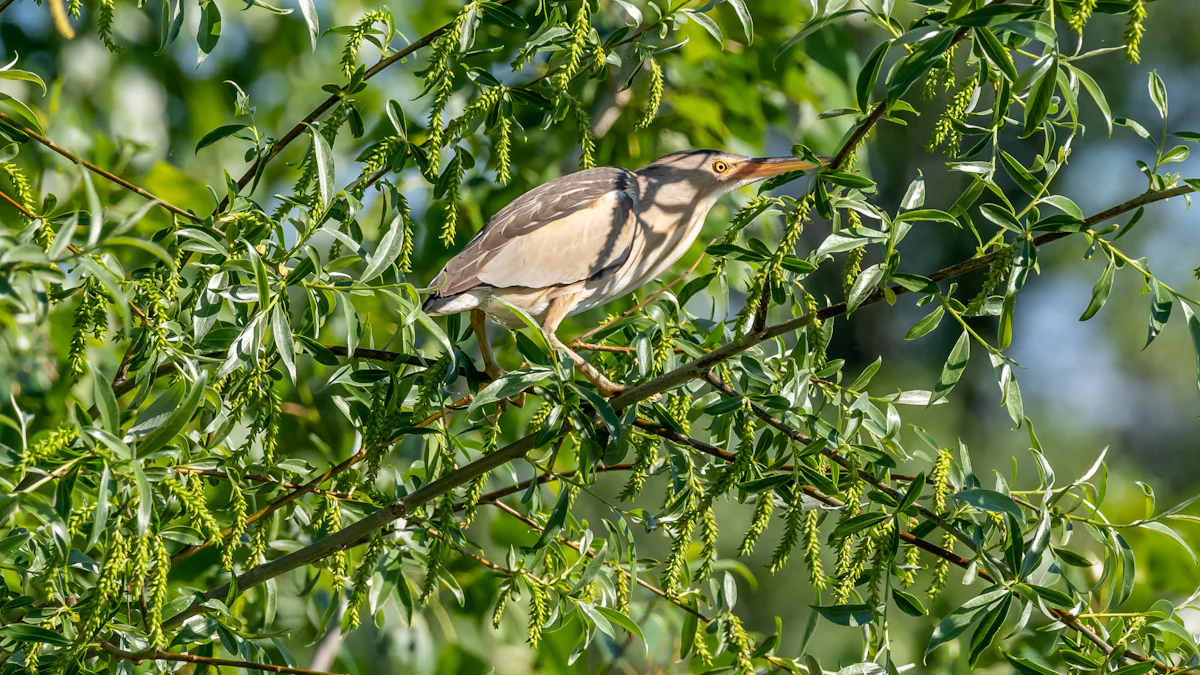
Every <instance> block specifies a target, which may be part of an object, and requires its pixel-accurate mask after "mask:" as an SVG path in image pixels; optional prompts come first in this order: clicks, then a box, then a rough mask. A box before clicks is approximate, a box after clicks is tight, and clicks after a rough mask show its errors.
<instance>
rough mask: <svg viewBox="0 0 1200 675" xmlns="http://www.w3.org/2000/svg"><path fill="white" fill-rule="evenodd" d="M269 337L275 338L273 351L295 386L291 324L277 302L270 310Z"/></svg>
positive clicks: (294, 356) (294, 352)
mask: <svg viewBox="0 0 1200 675" xmlns="http://www.w3.org/2000/svg"><path fill="white" fill-rule="evenodd" d="M271 335H272V337H274V338H275V349H276V350H278V351H279V360H280V361H282V362H283V367H284V368H285V369H286V370H287V373H288V378H289V379H291V381H292V383H293V384H295V382H296V345H295V343H294V342H293V341H292V323H291V321H289V320H288V316H287V311H286V310H284V308H283V305H282V304H281V303H278V302H277V303H275V308H274V309H272V310H271Z"/></svg>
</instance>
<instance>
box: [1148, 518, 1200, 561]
mask: <svg viewBox="0 0 1200 675" xmlns="http://www.w3.org/2000/svg"><path fill="white" fill-rule="evenodd" d="M1138 527H1140V528H1142V529H1143V530H1150V531H1152V532H1158V533H1159V534H1165V535H1167V536H1168V537H1170V538H1171V539H1173V540H1174V541H1175V543H1176V544H1179V546H1180V547H1181V548H1182V549H1183V550H1184V551H1187V554H1188V556H1190V557H1191V559H1192V564H1193V565H1195V564H1197V561H1196V553H1195V551H1193V550H1192V547H1191V546H1188V543H1187V541H1185V540H1184V538H1183V537H1181V536H1179V533H1178V532H1176V531H1175V530H1174V529H1173V528H1172V527H1171V526H1170V525H1164V524H1163V523H1160V522H1157V521H1154V522H1149V523H1142V524H1141V525H1138Z"/></svg>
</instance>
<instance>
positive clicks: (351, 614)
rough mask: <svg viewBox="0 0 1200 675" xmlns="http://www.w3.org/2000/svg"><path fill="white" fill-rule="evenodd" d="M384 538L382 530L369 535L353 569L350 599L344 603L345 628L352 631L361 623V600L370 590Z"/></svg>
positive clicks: (381, 553)
mask: <svg viewBox="0 0 1200 675" xmlns="http://www.w3.org/2000/svg"><path fill="white" fill-rule="evenodd" d="M383 551H384V538H383V533H382V532H376V533H375V534H374V536H372V537H371V541H370V543H368V544H367V551H366V553H364V554H363V558H362V560H361V561H360V562H359V564H358V569H356V570H355V571H354V581H353V584H352V587H351V590H350V600H349V601H348V602H347V605H346V630H347V631H352V630H354V629H355V628H358V626H359V623H361V620H362V619H361V617H360V614H361V610H362V605H363V601H365V600H366V598H367V593H368V592H369V591H370V590H371V583H372V579H373V577H374V576H375V568H376V566H378V565H379V558H380V556H381V555H383Z"/></svg>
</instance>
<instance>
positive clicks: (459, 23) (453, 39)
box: [425, 2, 475, 174]
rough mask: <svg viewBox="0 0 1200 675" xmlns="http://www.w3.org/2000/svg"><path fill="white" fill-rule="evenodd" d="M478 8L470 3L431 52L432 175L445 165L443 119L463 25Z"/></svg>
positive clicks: (428, 79)
mask: <svg viewBox="0 0 1200 675" xmlns="http://www.w3.org/2000/svg"><path fill="white" fill-rule="evenodd" d="M474 7H475V3H473V2H470V3H467V5H466V6H465V7H463V9H462V11H461V12H459V13H458V16H456V17H454V21H452V22H451V23H450V26H449V28H447V30H446V32H445V33H442V35H441V37H439V38H438V39H437V40H435V41H434V43H433V47H432V49H430V57H429V69H428V70H427V71H426V72H425V83H426V87H427V88H429V89H430V90H431V91H432V92H433V102H432V103H431V105H430V113H429V140H428V143H427V149H428V151H429V172H430V173H431V174H436V173H437V168H438V165H439V164H440V163H441V157H442V145H443V143H444V142H445V129H443V128H442V123H443V122H442V115H443V114H444V113H445V111H446V103H447V102H448V101H449V100H450V93H451V92H453V91H454V55H455V54H457V53H458V50H459V41H460V40H461V39H462V32H463V23H464V22H465V21H466V18H467V14H468V12H470V11H471V10H473V9H474Z"/></svg>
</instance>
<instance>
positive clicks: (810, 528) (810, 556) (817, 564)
mask: <svg viewBox="0 0 1200 675" xmlns="http://www.w3.org/2000/svg"><path fill="white" fill-rule="evenodd" d="M820 525H821V514H820V512H819V511H817V510H816V509H812V510H810V511H807V512H805V514H804V533H803V534H804V564H805V565H806V566H807V567H808V581H809V583H810V584H812V587H813V588H814V589H816V590H818V591H819V590H821V589H823V588H825V585H826V582H825V568H824V566H823V565H822V564H821V530H820Z"/></svg>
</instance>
